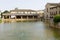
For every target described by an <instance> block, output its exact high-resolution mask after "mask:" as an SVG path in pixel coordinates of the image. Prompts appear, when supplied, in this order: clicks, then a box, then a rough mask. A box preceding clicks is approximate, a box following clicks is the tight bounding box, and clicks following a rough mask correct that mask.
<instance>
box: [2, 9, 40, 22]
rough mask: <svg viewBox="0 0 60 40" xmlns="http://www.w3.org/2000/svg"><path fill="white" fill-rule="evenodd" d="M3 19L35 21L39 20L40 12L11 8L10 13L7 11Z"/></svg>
mask: <svg viewBox="0 0 60 40" xmlns="http://www.w3.org/2000/svg"><path fill="white" fill-rule="evenodd" d="M2 16H3V18H2V20H3V21H27V20H28V21H33V20H38V16H39V14H37V11H35V10H30V9H29V10H28V9H17V8H16V9H15V10H10V13H5V14H3V15H2Z"/></svg>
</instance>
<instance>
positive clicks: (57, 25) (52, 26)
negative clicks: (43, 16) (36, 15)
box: [45, 20, 60, 29]
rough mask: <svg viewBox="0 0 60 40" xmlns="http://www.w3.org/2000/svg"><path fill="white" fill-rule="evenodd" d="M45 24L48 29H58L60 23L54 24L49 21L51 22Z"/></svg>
mask: <svg viewBox="0 0 60 40" xmlns="http://www.w3.org/2000/svg"><path fill="white" fill-rule="evenodd" d="M45 23H46V25H47V26H49V27H51V28H58V29H60V23H58V24H55V23H54V22H53V21H51V20H46V21H45Z"/></svg>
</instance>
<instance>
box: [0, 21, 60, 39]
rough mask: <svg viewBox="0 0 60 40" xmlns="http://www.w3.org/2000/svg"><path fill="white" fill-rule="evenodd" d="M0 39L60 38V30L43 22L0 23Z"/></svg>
mask: <svg viewBox="0 0 60 40" xmlns="http://www.w3.org/2000/svg"><path fill="white" fill-rule="evenodd" d="M0 40H60V31H59V30H57V29H54V30H52V29H51V28H48V27H46V26H45V24H44V23H43V22H18V23H1V24H0Z"/></svg>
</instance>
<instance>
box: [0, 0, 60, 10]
mask: <svg viewBox="0 0 60 40" xmlns="http://www.w3.org/2000/svg"><path fill="white" fill-rule="evenodd" d="M59 2H60V0H0V10H10V9H14V8H16V7H17V8H19V9H34V10H42V9H44V8H45V5H46V3H59Z"/></svg>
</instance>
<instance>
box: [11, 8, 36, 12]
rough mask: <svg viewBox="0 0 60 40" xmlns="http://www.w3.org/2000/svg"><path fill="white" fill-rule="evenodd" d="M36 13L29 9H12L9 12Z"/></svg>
mask: <svg viewBox="0 0 60 40" xmlns="http://www.w3.org/2000/svg"><path fill="white" fill-rule="evenodd" d="M25 11H26V12H36V11H35V10H31V9H14V10H10V12H25Z"/></svg>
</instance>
